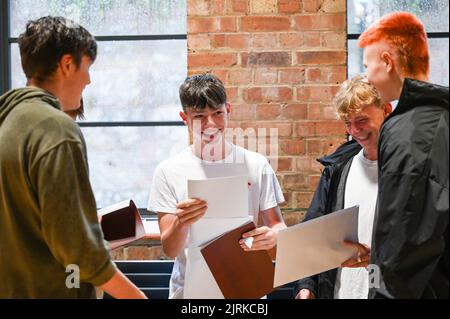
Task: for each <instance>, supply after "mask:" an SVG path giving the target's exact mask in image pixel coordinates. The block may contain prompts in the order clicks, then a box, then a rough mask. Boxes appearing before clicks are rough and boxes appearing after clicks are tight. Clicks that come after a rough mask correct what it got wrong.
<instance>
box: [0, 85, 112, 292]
mask: <svg viewBox="0 0 450 319" xmlns="http://www.w3.org/2000/svg"><path fill="white" fill-rule="evenodd" d="M68 265H77V266H78V267H79V277H80V281H81V284H80V288H68V287H67V286H66V279H67V282H68V283H69V286H70V284H73V283H74V282H75V281H74V278H75V276H76V272H74V271H73V269H76V268H72V267H73V266H70V268H68V269H67V271H68V272H66V266H68ZM114 272H115V266H114V264H113V263H112V262H111V260H110V256H109V252H108V250H107V248H106V246H105V243H104V241H103V234H102V231H101V229H100V226H99V224H98V222H97V214H96V205H95V199H94V196H93V194H92V189H91V186H90V183H89V178H88V164H87V158H86V147H85V142H84V139H83V136H82V134H81V131H80V129H79V127H78V126H77V124H76V123H75V122H74V121H73V120H72V119H71V118H70V117H69V116H67V115H66V114H65V113H64V112H62V111H61V110H60V105H59V102H58V100H57V99H56V98H55V97H54V96H53V95H51V94H50V93H48V92H46V91H44V90H41V89H37V88H31V87H28V88H22V89H17V90H12V91H9V92H7V93H6V94H4V95H3V96H1V97H0V298H91V297H93V296H94V288H93V285H94V286H98V285H102V284H104V283H105V282H107V281H108V280H109V279H110V278H111V277H112V276H113V274H114ZM68 276H69V277H68Z"/></svg>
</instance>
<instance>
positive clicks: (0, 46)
mask: <svg viewBox="0 0 450 319" xmlns="http://www.w3.org/2000/svg"><path fill="white" fill-rule="evenodd" d="M10 1H11V0H0V95H2V94H4V93H5V92H7V91H8V90H10V89H11V86H12V82H11V81H12V75H11V46H12V44H14V43H18V38H17V37H11V30H10V23H11V16H10ZM94 37H95V39H96V41H97V42H112V41H156V40H187V33H183V34H143V35H109V36H96V35H94ZM77 124H78V125H79V126H80V127H167V126H172V127H177V126H184V125H185V124H184V122H183V121H108V122H106V121H105V122H98V121H83V122H80V121H77ZM139 211H140V213H141V214H145V215H147V214H150V212H148V211H147V210H146V209H145V208H139Z"/></svg>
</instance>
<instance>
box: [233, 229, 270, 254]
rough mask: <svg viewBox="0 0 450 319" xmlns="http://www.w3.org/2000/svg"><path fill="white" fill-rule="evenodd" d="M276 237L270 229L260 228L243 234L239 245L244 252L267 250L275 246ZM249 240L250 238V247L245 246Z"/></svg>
mask: <svg viewBox="0 0 450 319" xmlns="http://www.w3.org/2000/svg"><path fill="white" fill-rule="evenodd" d="M276 236H277V235H276V233H275V231H274V230H273V229H272V228H270V227H267V226H262V227H258V228H255V229H253V230H251V231H249V232H247V233H245V234H243V235H242V239H241V240H239V244H240V245H241V247H242V249H244V250H245V251H255V250H269V249H272V248H273V247H274V246H275V245H276V243H277V240H276ZM249 238H252V240H251V245H250V247H249V246H248V245H247V243H249V241H248V239H249ZM246 240H247V241H246Z"/></svg>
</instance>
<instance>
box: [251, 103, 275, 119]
mask: <svg viewBox="0 0 450 319" xmlns="http://www.w3.org/2000/svg"><path fill="white" fill-rule="evenodd" d="M280 114H281V106H280V104H260V105H258V107H257V108H256V119H257V120H276V119H278V118H279V116H280Z"/></svg>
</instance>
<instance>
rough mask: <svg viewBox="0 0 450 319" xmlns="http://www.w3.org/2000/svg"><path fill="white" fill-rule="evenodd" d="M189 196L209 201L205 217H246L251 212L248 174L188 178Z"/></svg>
mask: <svg viewBox="0 0 450 319" xmlns="http://www.w3.org/2000/svg"><path fill="white" fill-rule="evenodd" d="M188 197H189V198H200V199H202V200H205V201H206V202H207V203H208V210H207V211H206V213H205V215H204V217H203V218H227V217H245V216H247V215H248V214H249V211H248V210H249V208H248V207H249V205H248V177H247V176H231V177H219V178H208V179H204V180H188Z"/></svg>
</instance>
